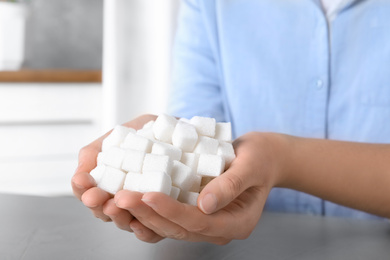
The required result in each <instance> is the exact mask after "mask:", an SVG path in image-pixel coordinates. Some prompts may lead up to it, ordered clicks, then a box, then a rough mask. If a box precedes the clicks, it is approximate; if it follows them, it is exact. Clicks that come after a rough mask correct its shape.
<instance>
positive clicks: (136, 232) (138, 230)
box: [132, 228, 143, 235]
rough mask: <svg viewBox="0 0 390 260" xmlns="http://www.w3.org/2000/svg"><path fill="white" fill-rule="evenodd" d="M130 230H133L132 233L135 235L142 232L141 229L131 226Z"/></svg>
mask: <svg viewBox="0 0 390 260" xmlns="http://www.w3.org/2000/svg"><path fill="white" fill-rule="evenodd" d="M132 230H133V231H134V233H135V234H136V235H141V234H142V233H143V231H142V229H138V228H132Z"/></svg>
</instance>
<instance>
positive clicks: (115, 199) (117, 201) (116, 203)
mask: <svg viewBox="0 0 390 260" xmlns="http://www.w3.org/2000/svg"><path fill="white" fill-rule="evenodd" d="M121 197H122V196H121V194H120V193H119V194H118V193H117V194H115V196H114V202H115V205H117V206H118V207H119V208H120V205H119V204H120V199H121Z"/></svg>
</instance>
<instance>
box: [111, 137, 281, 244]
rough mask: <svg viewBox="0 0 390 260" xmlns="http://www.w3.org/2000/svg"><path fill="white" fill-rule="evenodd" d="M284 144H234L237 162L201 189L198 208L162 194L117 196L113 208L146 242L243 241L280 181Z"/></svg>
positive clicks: (247, 140)
mask: <svg viewBox="0 0 390 260" xmlns="http://www.w3.org/2000/svg"><path fill="white" fill-rule="evenodd" d="M284 138H285V137H283V136H278V135H274V134H262V133H249V134H246V135H244V136H242V137H240V138H238V139H237V140H236V141H235V142H234V146H235V151H236V156H237V157H236V159H235V160H234V161H233V163H232V164H231V166H230V168H229V169H228V170H227V171H226V172H225V173H223V174H222V175H221V176H219V177H217V178H215V179H214V180H213V181H211V182H210V183H209V184H208V185H207V186H206V187H205V188H204V189H203V191H202V192H201V194H200V196H199V198H198V207H194V206H191V205H187V204H183V203H180V202H178V201H176V200H174V199H172V198H170V197H169V196H167V195H165V194H162V193H157V192H150V193H146V194H144V195H143V194H141V193H138V192H131V191H126V190H122V191H119V192H118V193H117V194H116V195H115V198H114V201H115V204H116V206H117V207H118V208H121V209H124V210H126V211H128V212H129V214H131V215H132V216H134V217H135V218H136V219H137V221H134V222H133V223H131V224H130V226H131V228H132V229H133V230H134V232H135V234H136V236H137V237H138V238H139V239H140V240H143V241H146V242H156V241H158V240H160V239H161V238H163V237H168V238H173V239H180V240H187V241H206V242H211V243H215V244H226V243H228V242H230V241H231V240H233V239H245V238H247V237H248V236H249V235H250V234H251V232H252V230H253V229H254V228H255V226H256V224H257V222H258V220H259V218H260V216H261V214H262V211H263V207H264V204H265V201H266V199H267V196H268V194H269V192H270V190H271V188H272V187H273V186H274V185H275V184H276V182H277V179H278V177H279V176H278V174H279V172H280V171H281V166H282V160H283V158H284V157H283V155H282V153H281V152H282V151H283V150H284V149H282V148H281V147H280V144H282V143H283V139H284Z"/></svg>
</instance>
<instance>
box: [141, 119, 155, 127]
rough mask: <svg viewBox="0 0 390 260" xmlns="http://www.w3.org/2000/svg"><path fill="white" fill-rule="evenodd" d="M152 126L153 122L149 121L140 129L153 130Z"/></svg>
mask: <svg viewBox="0 0 390 260" xmlns="http://www.w3.org/2000/svg"><path fill="white" fill-rule="evenodd" d="M153 124H154V120H150V121H149V122H147V123H146V124H144V126H143V127H142V129H149V128H153Z"/></svg>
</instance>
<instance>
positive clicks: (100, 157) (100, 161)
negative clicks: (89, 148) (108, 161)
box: [96, 152, 104, 165]
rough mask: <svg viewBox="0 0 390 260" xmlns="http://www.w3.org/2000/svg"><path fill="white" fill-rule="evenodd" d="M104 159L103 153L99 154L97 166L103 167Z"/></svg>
mask: <svg viewBox="0 0 390 260" xmlns="http://www.w3.org/2000/svg"><path fill="white" fill-rule="evenodd" d="M103 157H104V155H103V152H100V153H98V155H97V157H96V165H102V164H103V162H102V158H103Z"/></svg>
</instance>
